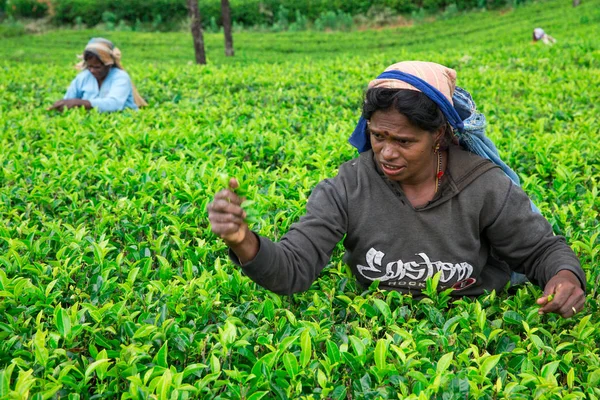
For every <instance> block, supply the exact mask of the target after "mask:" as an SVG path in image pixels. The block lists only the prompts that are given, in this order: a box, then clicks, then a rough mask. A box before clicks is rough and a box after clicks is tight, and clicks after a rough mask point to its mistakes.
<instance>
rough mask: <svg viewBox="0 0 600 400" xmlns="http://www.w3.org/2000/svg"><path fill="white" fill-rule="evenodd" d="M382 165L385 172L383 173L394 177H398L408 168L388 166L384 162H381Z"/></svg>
mask: <svg viewBox="0 0 600 400" xmlns="http://www.w3.org/2000/svg"><path fill="white" fill-rule="evenodd" d="M379 165H381V169H382V170H383V173H384V174H386V175H388V176H394V175H398V174H400V173H401V172H402V171H404V169H405V168H406V167H401V166H398V165H393V164H387V163H384V162H380V164H379Z"/></svg>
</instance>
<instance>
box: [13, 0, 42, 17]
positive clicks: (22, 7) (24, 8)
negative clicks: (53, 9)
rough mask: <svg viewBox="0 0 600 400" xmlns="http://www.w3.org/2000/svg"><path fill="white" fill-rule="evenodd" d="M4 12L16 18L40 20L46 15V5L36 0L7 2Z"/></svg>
mask: <svg viewBox="0 0 600 400" xmlns="http://www.w3.org/2000/svg"><path fill="white" fill-rule="evenodd" d="M6 12H7V14H8V15H10V16H13V17H17V18H19V17H21V18H42V17H45V16H46V14H47V13H48V4H47V3H44V2H41V1H38V0H8V1H7V2H6Z"/></svg>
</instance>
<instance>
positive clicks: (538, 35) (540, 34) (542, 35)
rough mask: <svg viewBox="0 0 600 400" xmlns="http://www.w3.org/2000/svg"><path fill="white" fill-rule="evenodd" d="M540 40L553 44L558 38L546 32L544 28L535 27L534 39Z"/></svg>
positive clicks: (535, 40)
mask: <svg viewBox="0 0 600 400" xmlns="http://www.w3.org/2000/svg"><path fill="white" fill-rule="evenodd" d="M540 40H541V41H542V42H543V43H544V44H550V45H552V44H554V43H556V39H554V38H553V37H552V36H550V35H548V34H547V33H546V32H544V30H543V29H542V28H535V29H534V30H533V41H534V42H539V41H540Z"/></svg>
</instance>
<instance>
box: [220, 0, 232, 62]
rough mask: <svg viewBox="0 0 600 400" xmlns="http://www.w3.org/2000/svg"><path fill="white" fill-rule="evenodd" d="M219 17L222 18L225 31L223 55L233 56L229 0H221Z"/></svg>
mask: <svg viewBox="0 0 600 400" xmlns="http://www.w3.org/2000/svg"><path fill="white" fill-rule="evenodd" d="M221 17H222V18H223V33H225V55H226V56H227V57H231V56H233V36H232V35H231V7H229V0H221Z"/></svg>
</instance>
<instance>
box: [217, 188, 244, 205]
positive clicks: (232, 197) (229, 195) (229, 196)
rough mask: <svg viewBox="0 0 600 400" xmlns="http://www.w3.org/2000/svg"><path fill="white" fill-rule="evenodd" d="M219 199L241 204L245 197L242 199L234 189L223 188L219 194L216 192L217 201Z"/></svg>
mask: <svg viewBox="0 0 600 400" xmlns="http://www.w3.org/2000/svg"><path fill="white" fill-rule="evenodd" d="M217 200H225V201H227V202H229V203H232V204H236V205H238V206H239V205H241V204H242V203H243V201H244V199H242V198H241V197H240V196H238V195H237V194H236V193H235V192H234V191H232V190H229V189H223V190H221V191H220V192H218V193H217V194H215V200H214V201H215V202H216V201H217Z"/></svg>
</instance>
